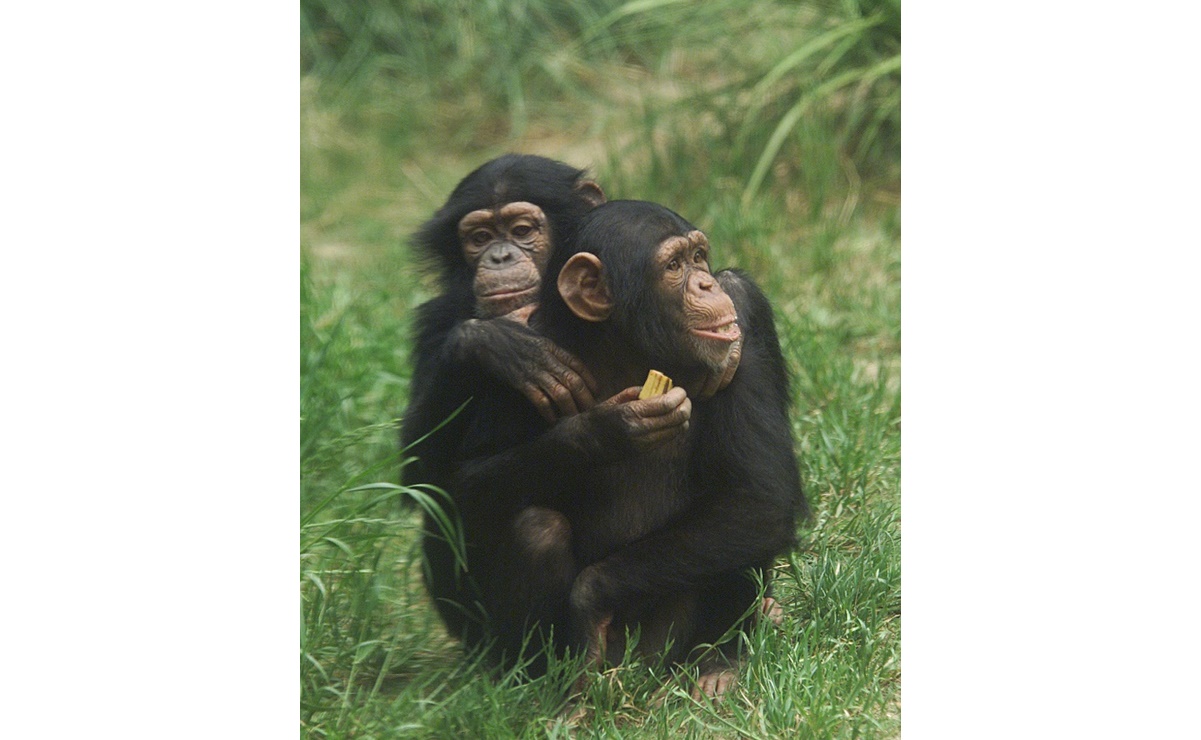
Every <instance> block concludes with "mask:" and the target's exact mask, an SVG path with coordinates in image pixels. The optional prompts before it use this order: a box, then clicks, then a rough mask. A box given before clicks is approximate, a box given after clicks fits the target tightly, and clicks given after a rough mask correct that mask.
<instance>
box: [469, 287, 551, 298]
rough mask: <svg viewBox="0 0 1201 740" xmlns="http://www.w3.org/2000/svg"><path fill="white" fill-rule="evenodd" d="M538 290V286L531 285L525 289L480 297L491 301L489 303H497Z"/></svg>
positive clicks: (502, 291)
mask: <svg viewBox="0 0 1201 740" xmlns="http://www.w3.org/2000/svg"><path fill="white" fill-rule="evenodd" d="M537 289H538V286H537V285H530V286H527V287H525V288H512V289H509V290H497V291H494V292H492V293H485V294H483V295H482V296H480V298H483V299H485V300H489V301H495V300H500V299H504V298H515V297H517V296H520V295H525V294H526V293H532V292H534V291H536V290H537Z"/></svg>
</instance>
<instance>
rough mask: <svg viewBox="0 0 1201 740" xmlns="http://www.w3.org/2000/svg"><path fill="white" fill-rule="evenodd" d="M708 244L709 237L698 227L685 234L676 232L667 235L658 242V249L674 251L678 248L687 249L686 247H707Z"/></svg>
mask: <svg viewBox="0 0 1201 740" xmlns="http://www.w3.org/2000/svg"><path fill="white" fill-rule="evenodd" d="M707 246H709V238H708V237H706V236H705V232H703V231H701V230H699V229H693V230H692V231H689V232H688V233H687V234H677V235H675V236H669V237H667V238H666V239H664V240H663V241H662V242H660V243H659V250H660V251H666V250H669V249H670V250H672V251H676V250H679V249H687V248H688V247H707Z"/></svg>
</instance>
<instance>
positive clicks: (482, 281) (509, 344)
mask: <svg viewBox="0 0 1201 740" xmlns="http://www.w3.org/2000/svg"><path fill="white" fill-rule="evenodd" d="M416 242H417V244H418V245H419V246H420V248H421V249H423V250H424V251H425V252H426V253H427V254H428V255H429V256H430V257H431V258H432V259H434V260H437V261H438V262H439V264H440V270H441V276H442V281H443V293H442V294H441V295H440V296H438V297H437V298H434V299H433V300H431V301H429V302H427V303H425V304H424V305H422V306H421V307H420V309H419V312H418V317H417V336H416V344H415V350H414V354H415V360H416V368H415V372H414V374H413V386H412V394H411V398H410V403H409V407H408V410H407V411H406V413H405V418H404V425H403V432H402V437H403V444H405V445H410V444H412V443H414V442H415V441H417V440H419V439H421V438H422V437H423V436H424V437H425V439H423V440H421V441H420V442H419V443H418V444H416V445H415V446H413V447H412V449H411V450H410V452H411V453H412V454H414V455H416V456H417V457H418V458H419V459H418V460H417V461H416V462H414V463H412V464H410V465H408V466H407V467H406V469H405V472H404V478H405V482H406V483H407V484H416V483H429V484H434V485H436V486H438V487H440V488H441V489H443V490H444V491H446V492H447V493H448V494H449V497H450V501H451V502H453V509H454V510H455V511H456V512H457V515H458V524H459V526H458V527H456V528H455V529H454V530H453V531H451V532H449V533H448V532H446V531H443V529H442V528H440V527H438V526H436V524H435V521H434V520H433V518H431V517H430V516H429V515H427V517H426V525H425V527H426V531H425V535H424V542H423V551H424V556H425V575H426V584H427V586H428V588H429V591H430V594H431V595H432V597H433V599H434V602H435V604H436V605H437V608H438V611H439V613H440V614H441V616H442V619H443V621H444V622H445V623H446V626H447V628H448V629H449V630H450V632H451V633H452V634H453V635H455V636H456V637H458V638H460V639H462V640H463V642H464V643H465V644H466V645H467V646H468V647H469V648H471V649H476V648H485V647H486V648H487V649H488V650H489V651H490V653H491V654H492V655H493V656H495V657H497V658H498V659H499V660H500V661H501V663H502V664H503V665H513V664H514V663H515V661H517V660H518V658H519V656H523V657H524V658H526V659H529V660H531V661H532V662H531V663H530V664H529V669H530V670H531V671H532V672H538V671H541V670H544V669H545V665H546V662H545V660H546V659H545V651H546V650H554V651H557V652H558V653H559V654H563V653H564V652H565V651H571V650H579V651H585V652H586V654H587V655H588V656H589V659H590V660H592V661H600V660H601V659H602V658H603V657H604V656H605V655H606V654H608V656H609V657H610V658H614V657H615V658H618V659H620V657H621V656H622V655H623V654H624V650H625V638H626V636H627V634H632V633H634V632H637V633H638V634H639V640H638V645H637V649H638V650H639V651H640V652H641V653H642V654H648V655H662V656H664V657H665V658H666V659H668V660H670V661H680V660H684V659H687V658H689V657H690V656H692V655H693V653H694V652H696V651H699V650H700V649H701V646H708V645H711V644H713V643H716V642H718V641H720V640H721V638H722V637H723V635H725V634H726V633H727V632H729V630H730V629H731V628H744V627H746V626H747V625H748V624H749V623H750V621H751V620H753V619H757V618H760V616H761V615H762V614H764V613H769V614H770V613H772V612H778V607H775V605H774V603H773V602H772V600H771V599H764V600H762V601H761V600H760V595H759V593H760V592H759V587H760V583H761V582H762V581H763V578H764V576H765V571H766V570H767V569H768V568H769V567H770V566H771V564H772V562H773V560H774V559H775V558H776V557H777V556H778V555H779V554H781V553H782V552H784V551H786V550H787V549H788V548H789V547H790V546H791V545H792V544H793V542H794V538H795V534H796V526H797V522H798V519H800V518H801V517H804V516H805V515H806V514H807V506H806V503H805V498H804V496H803V494H802V492H801V483H800V477H799V474H798V470H797V460H796V456H795V452H794V450H793V440H792V433H791V426H790V424H789V418H788V413H789V388H788V386H789V379H788V374H787V371H786V368H785V364H784V360H783V357H782V355H781V352H780V346H779V340H778V339H777V337H776V331H775V327H774V325H773V320H772V311H771V306H770V305H769V303H768V301H767V299H766V298H765V297H764V295H763V293H762V292H761V291H760V290H759V289H758V288H757V287H756V286H755V285H754V283H752V282H751V281H750V279H748V278H747V277H746V276H745V275H743V274H742V273H740V272H737V271H734V270H723V271H721V272H717V273H713V272H711V271H710V268H709V243H708V240H707V239H706V238H705V235H704V234H703V233H701V232H700V231H698V230H697V229H696V228H695V227H693V226H692V225H691V224H689V223H688V222H687V221H685V220H684V219H683V218H681V217H680V216H679V215H677V214H676V213H674V212H673V211H671V210H668V209H667V208H664V207H662V206H659V205H655V204H653V203H646V202H641V201H612V202H607V203H606V202H605V197H604V194H603V193H602V192H601V189H600V188H599V187H598V186H597V185H596V184H595V183H593V182H591V181H589V180H586V179H584V173H583V172H582V171H580V170H577V169H575V168H572V167H569V166H568V165H565V164H563V163H561V162H556V161H553V160H549V159H545V158H542V157H535V156H528V155H506V156H503V157H500V158H498V159H495V160H493V161H491V162H488V163H487V164H485V165H483V166H482V167H480V168H479V169H477V170H476V171H474V172H472V173H471V174H469V175H468V176H467V177H466V178H464V180H463V181H462V182H461V183H459V185H458V187H456V188H455V190H454V192H453V193H452V194H451V196H450V198H449V199H448V200H447V202H446V205H444V206H443V207H442V208H441V209H440V210H439V211H438V212H437V213H436V214H435V215H434V217H433V218H432V219H431V220H430V221H429V222H428V223H426V224H425V225H424V226H423V227H422V228H421V230H420V231H419V232H418V234H417V235H416ZM535 309H536V310H535ZM652 368H653V369H655V370H659V371H661V372H663V373H664V374H666V375H667V376H668V377H670V378H672V379H673V381H674V383H675V386H676V387H675V388H674V389H672V390H671V391H669V392H668V393H666V394H664V395H660V396H657V397H654V398H648V399H645V400H638V398H637V395H638V391H639V388H638V386H640V385H641V384H642V382H643V380H644V379H645V378H646V376H647V372H648V370H650V369H652ZM469 400H470V401H469ZM468 401H469V402H468ZM465 402H468V403H466V405H465V406H464V407H463V409H462V410H461V412H460V413H459V414H457V415H455V416H454V417H453V418H452V419H451V420H450V422H449V423H446V424H445V425H444V426H442V427H441V428H438V429H437V431H435V432H433V433H432V434H430V431H431V430H433V429H435V428H437V427H438V425H439V424H442V423H443V422H444V421H445V420H446V419H447V417H450V416H451V415H452V414H454V412H455V411H456V409H459V407H460V406H463V405H464V403H465ZM426 435H428V436H426ZM452 539H453V541H452ZM456 551H460V552H462V551H465V555H466V557H465V563H464V562H462V560H460V559H459V558H457V557H456ZM464 566H465V567H464ZM523 651H524V653H523ZM737 652H738V647H737V640H731V641H727V642H726V643H724V644H722V645H721V646H720V647H719V648H717V649H716V650H712V651H706V653H705V656H704V657H702V658H701V668H702V670H701V681H700V683H699V684H698V689H699V691H700V692H703V693H705V694H707V695H710V696H713V695H716V694H720V693H721V692H722V691H724V690H725V688H726V686H727V685H728V684H729V683H730V681H731V680H732V679H733V678H734V676H736V670H735V669H736V666H737Z"/></svg>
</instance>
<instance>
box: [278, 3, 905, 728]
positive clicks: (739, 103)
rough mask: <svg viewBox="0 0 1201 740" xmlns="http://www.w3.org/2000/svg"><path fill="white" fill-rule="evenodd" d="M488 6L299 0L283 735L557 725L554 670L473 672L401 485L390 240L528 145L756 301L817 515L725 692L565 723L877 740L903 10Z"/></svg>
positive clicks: (405, 377) (644, 689)
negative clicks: (657, 206) (288, 709)
mask: <svg viewBox="0 0 1201 740" xmlns="http://www.w3.org/2000/svg"><path fill="white" fill-rule="evenodd" d="M460 5H461V6H462V7H460ZM489 7H490V6H486V5H485V4H456V3H446V4H429V7H425V6H424V4H421V3H416V4H406V5H405V7H404V8H394V7H393V6H392V4H390V3H383V2H372V3H366V4H359V5H353V6H352V5H346V6H343V5H342V4H339V3H333V2H311V3H302V9H303V19H304V24H302V25H303V27H302V56H303V60H302V61H303V64H302V67H303V74H302V78H301V98H302V106H301V146H302V152H301V155H302V164H301V210H302V212H301V219H302V223H301V242H302V243H301V249H302V275H301V417H302V420H301V445H302V449H301V463H302V470H301V519H302V529H301V564H300V565H301V573H300V576H301V581H300V588H301V595H302V628H301V635H302V645H301V721H302V732H303V734H304V735H305V736H308V737H402V736H403V737H408V736H412V737H431V738H434V737H489V738H493V737H498V738H504V737H542V736H545V735H548V734H549V735H550V736H565V734H566V728H564V727H563V726H562V725H561V724H556V723H555V722H554V721H553V718H554V717H555V715H556V713H557V712H558V710H559V709H560V706H561V700H562V693H561V685H562V681H561V676H557V675H551V676H548V677H547V678H545V679H540V680H538V681H533V682H528V683H521V682H518V681H516V680H514V679H513V678H512V677H499V678H496V679H492V678H489V677H487V676H485V675H484V674H483V673H482V672H481V671H480V670H478V668H477V666H474V665H472V664H471V663H470V662H469V661H467V660H466V659H465V658H463V656H462V654H461V652H460V651H459V650H458V648H457V646H456V645H455V644H454V643H453V642H451V641H449V640H448V639H447V637H446V636H445V634H444V632H443V631H442V629H441V627H440V625H439V623H438V621H437V618H436V616H435V614H434V611H433V609H432V608H431V606H430V604H429V603H428V601H427V599H426V597H425V595H424V593H423V591H422V588H421V583H420V563H419V560H418V558H417V551H416V549H415V548H416V544H417V540H416V528H417V524H418V514H417V513H416V509H415V508H414V507H412V506H408V505H405V502H404V499H407V498H412V497H414V496H415V493H414V492H412V491H407V490H403V489H400V488H399V487H398V486H396V485H395V481H397V480H398V472H397V471H398V468H399V466H400V465H401V462H402V461H401V456H400V454H399V453H398V451H397V450H396V444H395V441H396V437H397V432H396V419H397V418H398V417H399V416H400V414H401V413H402V412H403V409H404V407H405V403H406V398H407V390H408V381H409V361H408V360H409V358H408V352H409V340H408V335H409V330H410V327H411V323H410V322H411V318H412V311H413V309H414V307H416V306H417V305H418V304H420V303H421V302H422V301H423V300H425V299H426V298H428V297H429V296H430V295H431V290H432V288H433V286H432V283H431V282H430V281H429V278H428V276H425V275H422V274H421V273H420V272H419V271H418V270H417V269H416V267H415V265H414V263H413V261H412V260H411V255H410V254H409V252H408V249H407V247H406V244H405V240H406V237H407V235H408V234H409V233H410V232H411V231H412V230H413V229H414V227H415V226H416V225H417V224H419V223H420V222H421V221H422V220H423V219H424V218H426V217H428V215H429V214H430V213H432V211H433V210H434V209H435V208H436V207H437V206H438V205H440V204H441V202H442V201H443V200H444V199H445V197H446V195H447V194H448V193H449V190H450V189H451V187H453V185H454V183H455V182H457V181H458V179H459V178H461V177H462V176H463V175H464V174H466V172H467V171H469V170H470V169H471V168H473V167H474V166H476V165H477V164H479V163H481V162H482V161H484V160H485V159H487V158H489V157H491V156H494V155H496V154H499V153H502V152H504V151H527V152H533V153H539V154H545V155H548V156H553V157H556V158H560V159H564V160H566V161H568V162H570V163H572V164H575V165H577V166H586V167H589V168H590V169H591V171H592V172H593V174H595V175H596V177H597V179H598V180H599V182H600V183H601V184H602V186H603V187H604V188H605V190H606V193H607V194H608V195H609V196H610V197H611V198H621V197H629V198H644V199H649V200H655V201H659V202H662V203H664V204H666V205H669V206H670V207H672V208H674V209H675V210H677V211H679V212H680V213H681V214H682V215H684V216H685V217H686V218H688V219H689V220H691V221H693V222H694V223H696V224H697V225H698V226H699V227H700V228H702V229H704V230H705V231H706V233H708V235H709V236H710V239H711V241H712V243H713V245H714V262H715V265H716V266H719V267H726V266H738V267H743V268H745V269H746V270H748V271H749V272H750V273H751V274H752V275H753V276H755V277H756V279H757V280H758V281H759V282H760V283H761V284H762V285H763V287H764V289H765V290H766V291H767V293H768V295H769V296H770V297H771V298H772V300H773V302H774V305H775V307H776V312H777V316H776V318H777V324H778V327H779V330H780V337H781V342H782V344H783V348H784V353H785V356H786V358H787V360H788V363H789V365H790V367H791V369H792V370H793V372H794V375H795V384H794V395H795V413H794V428H795V433H796V440H797V448H798V451H799V453H800V458H801V466H802V478H803V481H804V484H805V487H806V491H807V493H808V495H809V498H810V501H811V503H812V504H813V506H814V510H815V516H814V519H813V521H812V523H811V524H810V525H809V526H807V527H806V528H805V529H804V530H803V532H802V533H801V534H802V538H803V540H804V546H803V547H802V548H801V549H800V550H799V551H798V552H797V553H795V554H794V555H793V556H792V557H790V558H789V559H787V560H785V561H782V562H781V563H780V565H779V568H778V572H777V576H778V578H777V584H778V586H777V588H778V592H777V595H778V596H779V597H780V598H781V599H782V601H783V605H784V608H785V611H786V618H785V621H784V624H783V627H782V628H778V629H777V628H768V627H764V628H761V629H760V630H759V631H757V632H756V633H755V634H753V635H751V636H750V638H749V640H748V645H747V647H748V650H749V653H750V654H751V656H752V660H751V661H750V664H749V666H748V668H747V669H746V670H745V671H744V674H743V678H742V681H741V683H740V684H739V686H738V688H737V689H736V690H735V692H734V693H733V694H732V695H730V696H729V697H728V698H727V699H726V700H725V701H724V702H722V703H720V704H718V705H710V704H708V703H697V702H694V701H692V700H691V699H689V698H688V685H687V678H686V677H685V676H680V677H673V676H672V675H671V674H670V673H669V672H667V671H665V670H663V669H661V668H659V667H656V666H648V665H641V664H637V663H635V664H633V665H627V666H624V667H622V668H620V669H615V670H612V671H609V672H607V673H606V674H605V675H604V677H603V678H602V680H600V681H598V682H596V684H595V685H594V687H593V689H592V693H591V695H590V696H589V698H588V702H587V705H588V706H589V707H590V708H591V709H590V712H589V714H588V715H587V716H586V717H585V718H584V719H583V721H582V722H581V724H580V726H579V728H578V730H577V732H579V733H581V734H587V733H592V734H595V735H597V736H603V737H610V736H612V737H617V736H620V737H665V736H671V737H763V738H774V737H890V736H895V735H896V734H898V732H899V725H900V514H899V475H900V394H899V387H900V367H899V355H900V287H899V277H900V216H899V206H900V203H899V196H898V195H897V192H898V187H897V184H898V181H899V161H898V159H899V158H898V157H897V155H896V149H895V142H896V140H897V138H898V137H899V128H896V123H895V122H894V121H893V120H892V114H893V112H894V111H893V109H892V108H891V106H892V100H893V96H896V100H897V101H898V102H899V68H898V69H896V70H894V69H892V68H891V66H890V65H891V64H892V62H891V61H890V60H891V59H892V47H891V46H890V45H889V44H890V39H891V38H892V36H891V35H890V34H892V22H893V17H892V15H889V13H890V12H891V9H892V8H893V7H894V6H893V5H892V4H890V3H849V2H848V3H842V4H841V5H838V6H822V7H819V6H813V7H809V6H807V5H802V6H801V7H800V8H797V7H796V6H795V5H792V4H786V3H761V4H753V5H751V6H746V5H745V4H741V3H733V2H712V3H699V4H698V3H688V2H657V3H629V4H625V5H623V4H620V3H605V2H591V3H579V4H574V5H573V6H572V8H573V9H572V10H555V9H554V8H555V7H557V6H553V5H552V4H550V3H547V4H545V6H543V5H540V4H538V3H536V2H525V3H515V4H510V5H505V4H499V5H497V6H496V7H494V8H492V9H491V10H490V9H489ZM752 7H753V9H751V8H752ZM897 13H899V6H897ZM682 17H687V18H688V19H689V20H690V22H689V23H687V24H681V23H680V19H681V18H682ZM897 28H898V32H899V26H898V27H897ZM515 38H516V39H522V40H523V43H516V42H514V40H513V39H515ZM448 49H450V51H448ZM895 50H896V51H897V52H899V36H897V41H896V49H895ZM897 64H899V60H898V62H897ZM839 80H841V83H840V82H839ZM823 85H825V87H824V88H823ZM570 668H571V666H564V670H570Z"/></svg>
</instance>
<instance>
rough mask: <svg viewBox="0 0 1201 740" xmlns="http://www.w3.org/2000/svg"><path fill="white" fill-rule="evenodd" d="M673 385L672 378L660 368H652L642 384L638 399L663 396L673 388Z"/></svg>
mask: <svg viewBox="0 0 1201 740" xmlns="http://www.w3.org/2000/svg"><path fill="white" fill-rule="evenodd" d="M671 385H672V383H671V378H669V377H667V376H666V375H664V374H663V373H661V372H659V371H658V370H651V371H650V373H648V374H647V376H646V382H645V383H643V384H642V390H641V391H640V392H639V393H638V400H639V401H641V400H642V399H644V398H654V397H655V396H661V395H663V394H664V393H667V392H668V391H669V390H671Z"/></svg>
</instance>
